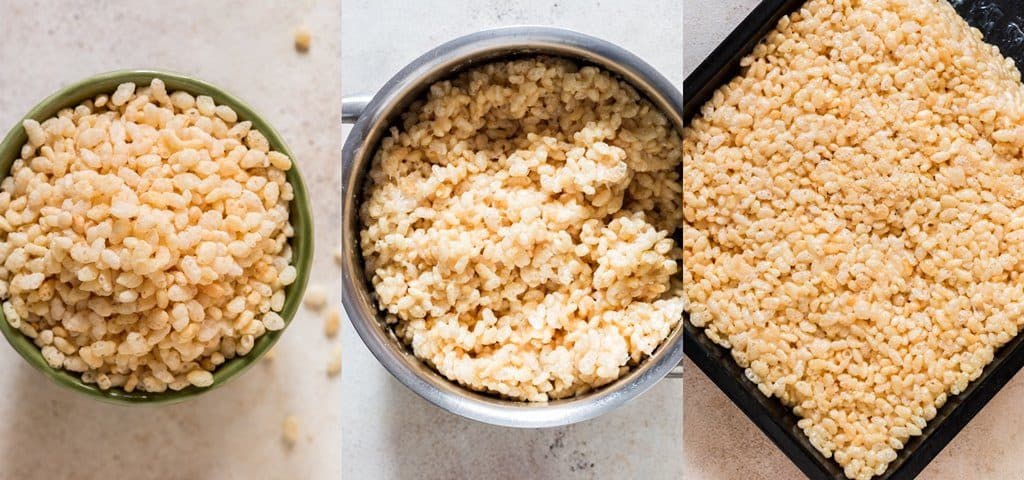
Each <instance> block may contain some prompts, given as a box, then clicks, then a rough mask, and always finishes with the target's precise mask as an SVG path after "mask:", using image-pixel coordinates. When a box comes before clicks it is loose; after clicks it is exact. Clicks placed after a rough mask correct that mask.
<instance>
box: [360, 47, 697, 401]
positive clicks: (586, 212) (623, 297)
mask: <svg viewBox="0 0 1024 480" xmlns="http://www.w3.org/2000/svg"><path fill="white" fill-rule="evenodd" d="M680 134H681V132H679V131H678V130H677V129H675V128H674V127H673V126H672V125H671V124H670V123H669V122H668V120H667V119H666V118H665V116H664V115H663V114H662V113H661V112H659V111H658V110H657V109H655V108H654V107H653V106H652V105H651V104H650V103H649V102H648V101H647V100H645V99H643V98H641V97H640V96H639V95H638V94H637V92H636V91H635V90H634V89H633V88H632V87H630V86H629V85H627V84H626V83H625V82H623V81H621V80H618V79H617V78H615V77H613V76H612V75H611V74H609V73H608V72H604V71H602V70H600V69H598V68H595V67H591V66H586V67H580V66H578V65H575V64H573V63H572V62H570V61H567V60H562V59H554V58H547V57H536V58H530V59H522V60H516V61H510V62H499V63H491V64H487V65H484V66H481V67H477V68H474V69H472V70H469V71H467V72H465V73H462V74H460V75H458V77H457V78H455V79H454V80H450V81H449V80H446V81H441V82H438V83H435V84H434V85H432V86H431V87H430V91H429V93H428V95H427V96H426V98H425V99H423V100H421V101H419V102H417V103H415V104H414V105H413V106H411V107H410V109H409V110H408V111H407V112H406V113H405V114H404V116H403V118H402V121H401V122H400V126H396V127H395V128H392V129H391V132H390V135H389V136H387V137H386V138H385V139H384V140H383V141H382V143H381V144H380V148H379V150H378V151H377V153H376V156H375V158H374V160H373V166H372V169H371V171H370V173H369V180H368V184H367V185H366V197H365V198H366V200H365V201H364V203H363V204H362V206H361V210H360V215H361V220H362V225H363V229H362V231H361V247H362V252H363V255H364V257H365V261H366V267H367V272H369V275H370V276H371V279H372V283H373V285H374V288H375V292H376V297H377V300H378V302H379V307H380V308H381V309H382V310H383V311H385V312H386V314H387V319H388V322H389V323H390V324H391V325H393V327H394V330H395V332H396V333H397V334H398V336H399V337H400V338H401V339H402V340H403V341H404V342H406V343H407V344H408V345H410V346H411V347H412V350H413V352H414V353H415V354H416V355H417V356H418V357H419V358H421V359H423V360H425V361H426V362H427V363H429V364H430V365H432V366H433V367H434V368H436V369H437V370H438V371H439V372H440V373H441V374H443V375H444V376H446V377H447V378H449V379H451V380H454V381H456V382H458V383H460V384H462V385H465V386H468V387H470V388H473V389H476V390H480V391H487V392H492V393H496V394H499V395H501V396H504V397H508V398H513V399H519V400H527V401H537V402H543V401H547V400H548V399H553V398H562V397H568V396H572V395H575V394H578V393H582V392H586V391H588V390H590V389H593V388H595V387H598V386H600V385H604V384H606V383H609V382H611V381H613V380H615V379H617V378H619V376H621V375H622V374H623V373H625V372H626V371H628V370H629V369H630V367H631V366H633V365H636V364H637V363H638V362H640V361H642V360H643V359H644V358H646V357H647V356H649V355H651V354H652V352H654V350H655V349H656V348H657V347H658V346H659V345H660V344H661V343H662V341H663V340H664V339H665V338H666V337H667V336H668V335H669V333H670V332H671V331H672V330H673V328H674V327H675V326H676V325H677V324H678V322H679V320H680V318H681V317H682V308H683V305H682V297H681V295H682V293H681V291H680V290H679V288H678V286H674V285H673V284H672V280H671V279H672V276H673V275H674V274H676V273H677V269H678V267H677V261H678V260H679V259H680V256H681V254H682V252H681V249H680V248H679V247H678V246H677V245H676V243H675V241H674V240H673V238H672V236H671V235H672V234H673V233H674V232H675V231H676V229H677V228H678V227H679V226H680V222H681V210H680V203H681V201H682V185H681V184H680V180H679V179H680V177H681V174H682V172H681V151H682V146H681V137H680ZM677 280H678V279H677Z"/></svg>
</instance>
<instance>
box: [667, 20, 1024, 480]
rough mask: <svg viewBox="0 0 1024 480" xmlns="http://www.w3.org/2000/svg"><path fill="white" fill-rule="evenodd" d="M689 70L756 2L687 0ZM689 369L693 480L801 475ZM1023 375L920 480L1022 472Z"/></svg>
mask: <svg viewBox="0 0 1024 480" xmlns="http://www.w3.org/2000/svg"><path fill="white" fill-rule="evenodd" d="M685 1H686V5H687V6H691V5H697V4H699V5H700V8H686V9H684V11H683V19H684V26H683V29H684V31H685V34H684V36H685V38H686V45H685V47H684V52H685V55H684V60H685V65H684V70H685V71H686V73H687V74H689V72H691V71H692V70H693V69H695V68H696V67H697V65H698V64H699V63H700V62H701V61H702V60H703V59H704V58H705V57H706V56H707V55H708V54H709V53H710V52H711V50H712V49H714V47H715V46H717V45H718V43H719V42H721V41H722V40H723V39H724V38H725V36H726V35H728V34H729V32H730V31H732V29H733V28H734V27H735V26H736V25H737V24H738V23H739V22H740V21H741V20H742V19H743V18H744V17H745V16H746V15H747V13H748V12H749V11H750V10H751V9H753V8H754V6H755V5H757V3H758V0H685ZM684 369H685V373H684V387H683V388H684V391H685V392H686V395H685V402H684V411H685V412H686V413H685V422H684V425H683V436H684V438H685V442H684V445H683V451H684V455H683V464H684V465H683V471H684V476H685V478H686V479H687V480H762V479H763V480H778V479H790V478H802V476H801V473H800V471H799V470H797V468H796V467H795V466H794V465H793V464H792V462H790V461H789V459H788V458H787V457H786V456H785V455H784V454H783V453H782V452H781V451H780V450H779V449H778V448H776V447H775V445H774V444H773V443H772V442H771V441H770V440H768V437H766V436H765V435H764V434H763V433H761V430H760V429H758V428H757V426H756V425H754V423H753V422H751V421H750V420H748V419H747V417H746V416H744V415H743V412H741V411H740V410H739V409H738V408H737V407H736V406H735V405H733V403H732V402H731V401H730V400H729V399H728V397H726V396H725V394H724V393H722V392H721V390H719V389H718V387H716V386H715V385H714V384H713V383H711V381H710V380H709V379H708V378H707V377H706V376H704V374H703V373H702V372H701V371H700V370H699V369H698V368H697V367H696V366H695V365H694V364H693V363H690V362H689V361H687V363H686V365H685V367H684ZM1021 410H1024V375H1022V374H1018V375H1017V376H1016V377H1015V378H1014V379H1013V380H1011V381H1010V383H1009V384H1007V385H1006V387H1004V388H1003V390H1002V391H1000V392H999V393H998V394H997V395H996V397H995V398H993V399H992V401H991V402H990V403H989V404H988V405H987V406H986V407H985V408H984V409H983V410H982V411H981V412H980V413H979V414H978V416H976V417H975V418H974V420H972V421H971V423H970V424H968V425H967V427H966V428H964V429H963V431H961V432H960V434H959V435H957V437H956V438H954V439H953V441H952V442H950V443H949V445H947V446H946V448H945V449H944V450H943V451H942V452H941V453H939V455H938V457H936V458H935V460H934V461H932V463H931V464H930V465H929V466H928V467H927V468H926V469H925V470H924V472H922V473H921V475H920V477H918V478H920V479H921V480H967V479H993V480H1010V479H1020V478H1024V456H1021V455H1020V453H1021V452H1022V451H1024V416H1022V415H1020V414H1019V412H1020V411H1021Z"/></svg>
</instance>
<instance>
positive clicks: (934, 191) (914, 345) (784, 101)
mask: <svg viewBox="0 0 1024 480" xmlns="http://www.w3.org/2000/svg"><path fill="white" fill-rule="evenodd" d="M742 67H743V70H742V73H741V74H740V75H739V76H737V77H736V78H735V79H733V80H732V81H730V82H729V83H727V84H726V85H724V86H722V87H721V88H720V89H719V90H718V91H717V92H716V93H715V94H714V95H713V97H712V99H711V100H710V101H709V102H708V103H707V104H706V105H705V106H704V107H703V108H702V110H701V112H700V114H699V115H698V116H697V117H696V118H695V119H694V120H693V121H692V123H691V125H690V126H688V127H687V128H686V130H685V131H684V139H683V163H684V177H683V185H684V194H683V217H684V229H683V261H684V268H683V272H684V273H683V277H684V292H685V295H684V296H685V297H686V300H687V302H688V304H687V307H686V308H687V311H689V312H690V314H691V316H690V320H691V321H692V323H693V324H694V325H696V326H698V327H704V331H705V333H706V334H707V335H708V336H709V338H711V339H712V340H714V341H715V342H717V343H719V344H721V345H723V346H725V347H729V348H731V351H732V355H733V357H734V358H735V360H736V362H737V363H738V364H739V365H740V366H742V367H744V368H745V369H746V373H747V376H748V377H749V378H750V380H751V381H753V382H755V383H757V385H758V387H759V388H760V389H761V391H762V392H764V393H765V394H767V395H772V396H775V397H778V398H779V399H780V400H782V401H783V402H784V403H785V404H786V405H789V406H791V407H792V408H793V411H794V412H795V413H796V414H797V415H798V416H800V417H802V419H801V420H800V422H799V425H800V427H801V428H802V429H803V430H804V432H805V433H806V434H807V436H808V437H809V438H810V441H811V443H812V444H813V445H814V446H815V447H817V448H818V449H819V450H820V451H821V452H822V453H824V454H825V455H827V456H832V457H833V458H834V459H835V460H836V461H837V462H838V463H839V464H840V465H842V466H843V467H844V469H845V473H846V475H847V476H848V477H850V478H857V479H867V478H870V477H872V476H874V475H878V474H880V473H882V472H883V471H884V470H885V468H886V466H887V465H888V464H889V463H890V462H891V461H893V460H894V459H895V458H896V455H897V453H896V452H897V451H898V450H899V449H901V448H903V445H904V443H905V442H907V440H908V439H909V438H910V437H912V436H915V435H920V433H921V429H922V428H924V426H925V424H926V422H928V421H929V420H931V419H932V418H933V417H934V416H935V414H936V409H937V408H939V407H941V406H942V405H943V404H944V403H945V402H946V400H947V399H948V397H949V395H956V394H958V393H960V392H962V391H963V390H964V388H965V387H966V386H967V384H968V382H970V381H971V380H974V379H976V378H977V377H978V376H979V375H980V374H981V372H982V369H983V368H984V367H985V365H986V364H988V363H989V362H990V361H991V360H992V358H993V353H994V352H995V350H996V349H997V348H999V347H1000V346H1001V345H1003V344H1004V343H1006V342H1007V341H1009V340H1010V339H1011V338H1013V337H1014V336H1015V335H1017V332H1018V330H1019V328H1020V327H1021V324H1022V321H1024V317H1022V316H1021V312H1022V310H1024V303H1022V301H1024V282H1022V281H1021V280H1022V279H1021V278H1020V276H1021V272H1022V271H1024V177H1022V176H1021V175H1022V173H1024V158H1022V151H1021V147H1022V146H1024V87H1022V85H1021V82H1020V74H1019V73H1018V71H1017V69H1016V68H1015V67H1014V65H1013V63H1012V62H1011V61H1010V60H1006V59H1004V58H1003V57H1002V56H1001V55H1000V54H999V51H998V50H997V49H996V48H995V47H993V46H990V45H987V44H985V43H984V42H983V41H982V39H981V34H980V33H979V32H978V31H977V30H974V29H971V28H969V26H968V25H967V24H966V23H965V22H964V21H963V19H961V18H960V17H959V16H958V15H957V14H956V13H955V12H954V10H953V8H952V7H951V6H950V5H949V4H948V3H947V2H945V1H938V0H836V1H820V0H811V1H809V2H807V3H806V4H805V5H804V6H803V8H801V9H800V10H798V11H796V12H795V13H793V14H791V15H789V16H787V17H784V18H783V19H782V20H781V21H780V22H779V24H778V26H777V27H776V29H775V30H774V31H773V32H771V33H770V34H768V36H767V38H766V39H765V40H764V41H763V42H762V43H761V44H760V45H758V46H757V47H756V48H755V49H754V51H753V53H752V54H751V55H750V56H749V57H747V58H745V59H744V60H743V61H742Z"/></svg>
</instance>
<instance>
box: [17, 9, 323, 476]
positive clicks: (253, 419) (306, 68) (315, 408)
mask: <svg viewBox="0 0 1024 480" xmlns="http://www.w3.org/2000/svg"><path fill="white" fill-rule="evenodd" d="M255 3H259V7H258V8H257V6H256V5H255ZM339 11H340V0H311V1H296V2H245V1H241V0H233V1H224V2H220V1H218V2H207V1H202V0H189V1H165V2H119V1H95V2H65V1H60V0H47V1H31V2H29V1H24V2H23V1H18V2H13V1H8V2H0V19H3V28H2V29H0V128H3V130H4V133H6V130H7V129H8V128H10V127H12V126H14V124H15V123H16V122H17V121H18V120H19V119H20V118H21V116H22V115H24V114H25V112H27V111H28V110H29V109H30V108H31V107H32V106H33V105H35V103H36V102H38V101H40V100H41V99H42V98H43V97H45V96H47V95H49V94H50V93H52V92H53V91H55V90H57V89H58V88H60V87H61V86H63V85H66V84H68V83H70V82H73V81H75V80H78V79H81V78H84V77H86V76H89V75H92V74H95V73H99V72H103V71H108V70H114V69H122V68H143V67H154V68H162V69H167V70H172V71H178V72H183V73H188V74H193V75H195V76H197V77H199V78H202V79H204V80H207V81H209V82H212V83H214V84H216V85H218V86H221V87H223V88H224V89H226V90H227V91H229V92H232V93H235V94H237V95H238V96H239V97H241V98H242V99H243V100H245V101H247V102H248V103H249V104H250V105H252V106H253V107H254V108H255V109H256V110H257V111H259V112H261V113H262V114H263V115H265V116H266V117H267V119H268V120H269V121H270V122H271V123H272V124H273V125H274V126H275V127H276V128H277V129H278V130H279V131H280V133H281V134H282V135H283V137H284V138H285V140H286V142H288V144H289V147H291V150H292V152H293V153H294V154H295V157H296V158H295V160H296V163H297V165H298V166H299V168H300V169H301V172H302V173H303V175H304V177H305V180H306V182H307V186H308V187H309V189H310V198H311V199H312V202H313V204H312V209H313V211H314V213H315V217H316V227H315V228H316V243H317V249H316V256H315V258H314V264H315V266H314V269H313V273H312V279H311V283H319V284H322V285H324V286H325V288H327V291H328V292H331V295H330V297H331V303H332V304H337V303H338V302H339V299H338V293H337V292H340V288H341V286H340V281H339V280H338V278H339V272H340V270H339V269H338V268H337V267H336V266H335V263H334V262H333V260H332V258H331V250H332V248H333V245H334V242H336V239H337V233H336V232H337V231H339V230H340V212H339V210H340V205H339V202H338V198H339V195H340V181H341V180H340V178H341V177H340V172H339V169H338V165H339V161H340V149H341V147H340V145H341V129H340V128H339V124H340V122H341V120H340V115H339V111H338V105H339V104H340V91H339V89H338V76H339V74H340V73H339V72H340V69H341V67H340V34H339V22H340V15H339ZM300 23H306V24H307V25H309V27H310V29H311V30H312V31H313V35H314V39H313V46H312V49H311V50H310V52H309V53H308V54H305V55H300V54H298V53H296V52H295V50H294V48H293V37H292V32H293V29H294V28H295V27H296V26H297V25H299V24H300ZM321 331H322V326H321V321H320V318H319V316H318V315H314V314H311V313H310V312H308V311H306V310H304V309H302V310H300V312H299V314H298V316H297V317H296V319H295V322H294V323H293V324H292V326H291V327H290V328H289V330H288V331H287V332H286V333H285V335H284V336H283V337H282V339H281V342H280V343H279V344H278V347H277V351H276V358H275V359H274V360H273V361H263V363H264V364H262V365H254V366H253V368H252V369H251V370H250V371H249V372H247V373H245V374H244V375H242V376H241V377H240V378H238V379H236V380H235V381H234V382H233V383H232V384H230V385H227V386H225V387H224V388H222V389H219V390H216V391H213V392H210V393H208V394H206V395H203V396H201V397H199V398H196V399H194V400H191V401H188V402H186V403H183V404H179V405H172V406H161V407H134V408H133V407H123V406H116V405H107V404H103V403H99V402H97V401H95V400H92V399H90V398H86V397H83V396H80V395H78V394H75V393H73V392H71V391H70V390H66V389H64V388H62V387H58V386H56V385H54V384H52V383H50V382H49V381H48V380H47V379H46V378H45V377H43V375H41V374H40V373H38V372H36V371H35V370H34V369H32V367H30V366H28V365H27V364H26V363H25V362H24V361H22V359H21V357H19V356H18V355H17V354H16V353H15V352H14V350H13V349H11V348H10V347H9V346H8V345H7V344H6V343H4V344H2V345H0V398H2V399H3V401H2V402H0V418H3V419H4V421H3V422H0V479H2V480H8V479H11V480H13V479H19V480H21V479H35V478H46V479H66V478H81V479H94V478H95V479H107V478H118V477H121V476H127V475H129V473H130V476H131V478H136V479H140V480H142V479H168V478H187V479H196V480H204V479H252V478H259V479H272V480H273V479H282V480H283V479H293V478H301V479H337V478H338V477H339V476H340V472H341V458H342V455H341V417H340V413H341V394H342V388H341V381H340V377H336V378H335V379H333V380H329V379H328V378H327V377H326V374H325V364H326V362H327V358H328V352H329V351H330V348H331V346H332V344H336V343H339V342H340V341H339V340H337V339H336V340H334V341H328V340H327V339H326V338H325V337H324V336H323V334H322V333H321ZM288 414H295V415H296V416H297V417H298V420H299V422H300V428H301V437H300V438H301V439H300V441H299V443H298V444H297V445H296V446H295V447H294V448H293V449H290V450H289V449H287V448H285V447H284V446H283V444H282V440H281V425H282V422H283V419H284V417H285V416H286V415H288ZM122 474H123V475H122Z"/></svg>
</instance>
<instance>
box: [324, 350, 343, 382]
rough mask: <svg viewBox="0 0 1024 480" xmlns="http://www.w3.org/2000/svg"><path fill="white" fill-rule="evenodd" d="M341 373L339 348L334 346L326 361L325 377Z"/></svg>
mask: <svg viewBox="0 0 1024 480" xmlns="http://www.w3.org/2000/svg"><path fill="white" fill-rule="evenodd" d="M339 373H341V347H340V346H336V347H334V349H333V350H331V356H330V358H328V359H327V376H328V377H333V376H335V375H337V374H339Z"/></svg>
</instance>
